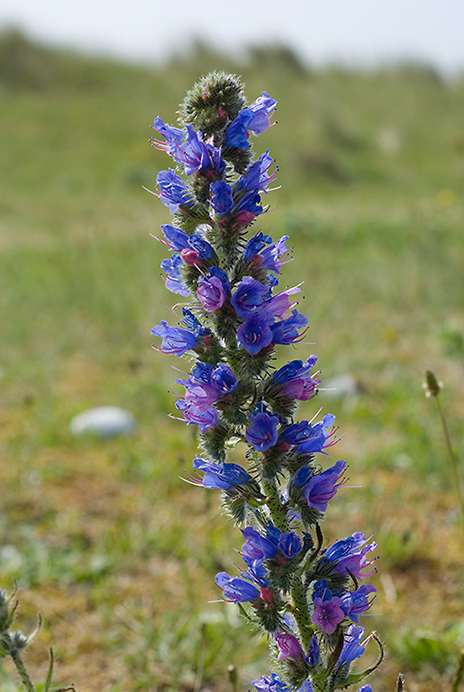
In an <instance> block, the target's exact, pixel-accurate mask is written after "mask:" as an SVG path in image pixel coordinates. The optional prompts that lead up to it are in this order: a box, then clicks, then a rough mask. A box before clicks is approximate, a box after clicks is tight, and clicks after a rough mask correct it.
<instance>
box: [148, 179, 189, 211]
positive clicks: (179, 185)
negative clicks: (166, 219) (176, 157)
mask: <svg viewBox="0 0 464 692" xmlns="http://www.w3.org/2000/svg"><path fill="white" fill-rule="evenodd" d="M156 183H157V185H158V187H159V193H158V197H159V198H160V200H161V201H162V202H163V204H165V205H166V206H167V207H169V211H170V212H171V214H175V213H176V211H177V210H178V209H179V207H180V206H184V207H193V205H194V204H195V202H194V199H193V197H192V193H191V192H190V190H189V188H188V186H187V185H186V184H185V183H184V181H183V180H182V178H181V177H180V175H177V173H176V172H175V171H174V170H173V169H172V168H169V169H168V170H167V171H160V172H159V173H158V176H157V178H156Z"/></svg>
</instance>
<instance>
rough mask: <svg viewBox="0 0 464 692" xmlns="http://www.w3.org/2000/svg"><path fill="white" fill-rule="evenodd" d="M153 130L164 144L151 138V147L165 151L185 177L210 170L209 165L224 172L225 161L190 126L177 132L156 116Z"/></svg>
mask: <svg viewBox="0 0 464 692" xmlns="http://www.w3.org/2000/svg"><path fill="white" fill-rule="evenodd" d="M154 129H155V130H157V131H158V132H159V133H160V134H161V135H163V137H164V138H165V140H166V142H160V141H159V140H157V139H154V138H153V139H152V140H151V143H152V145H153V146H154V147H155V148H156V149H158V150H160V151H166V152H167V153H168V154H169V155H170V156H172V158H173V159H174V161H176V162H177V163H180V164H182V165H183V166H184V171H185V174H186V175H192V174H193V173H196V172H197V171H200V170H205V169H207V168H210V167H211V164H213V167H214V168H215V169H216V170H217V171H219V172H222V171H223V170H224V168H225V161H224V160H223V159H222V156H221V152H220V150H219V149H217V148H216V147H213V146H212V145H208V144H205V142H204V141H203V136H202V133H201V132H197V131H196V130H194V129H193V127H192V126H191V125H187V126H186V128H185V131H184V130H179V128H177V127H171V126H170V125H167V124H166V125H165V124H164V123H163V121H162V120H161V118H160V117H159V116H158V117H156V118H155V122H154Z"/></svg>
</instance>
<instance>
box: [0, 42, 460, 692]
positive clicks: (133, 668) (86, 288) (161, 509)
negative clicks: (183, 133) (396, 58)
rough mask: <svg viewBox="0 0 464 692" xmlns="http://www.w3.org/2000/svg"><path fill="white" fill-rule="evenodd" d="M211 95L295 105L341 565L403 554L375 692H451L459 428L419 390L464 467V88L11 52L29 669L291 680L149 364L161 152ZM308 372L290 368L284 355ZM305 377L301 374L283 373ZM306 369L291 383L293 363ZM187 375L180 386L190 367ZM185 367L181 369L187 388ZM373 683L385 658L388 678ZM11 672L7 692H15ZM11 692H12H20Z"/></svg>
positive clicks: (6, 250) (299, 186)
mask: <svg viewBox="0 0 464 692" xmlns="http://www.w3.org/2000/svg"><path fill="white" fill-rule="evenodd" d="M212 69H226V70H230V71H233V72H236V73H240V74H241V75H242V76H243V79H244V80H245V82H246V85H247V94H248V97H249V99H250V101H252V100H254V99H255V98H256V97H257V96H258V95H259V94H260V92H261V91H262V90H266V91H268V92H269V93H270V94H271V95H272V96H273V97H274V98H276V99H277V100H278V101H279V106H278V111H277V119H278V121H279V123H278V125H277V126H276V127H273V128H271V129H270V130H268V131H267V132H266V133H265V134H263V135H261V136H260V138H259V140H256V144H255V149H256V151H257V152H258V153H260V152H261V151H264V150H265V149H266V148H269V149H270V150H271V154H272V155H273V156H274V157H275V158H276V159H277V162H278V165H279V178H278V179H279V184H280V185H281V187H280V188H279V189H278V190H277V191H275V192H272V193H271V195H270V197H269V202H270V204H271V207H272V211H271V212H270V213H269V214H267V215H266V216H263V217H260V219H259V223H258V224H256V230H258V229H260V228H262V229H263V230H266V231H272V232H273V235H274V238H278V237H280V236H281V235H283V234H285V233H288V234H290V236H291V244H292V245H293V246H294V247H295V261H294V262H293V263H292V264H290V265H287V266H286V268H285V272H284V277H283V282H282V283H283V285H285V284H288V285H293V284H295V283H298V282H300V281H302V280H304V281H305V284H304V293H305V296H306V301H305V302H304V303H302V304H301V310H302V311H303V312H304V313H305V314H306V315H308V317H309V319H310V330H309V332H308V336H309V340H310V341H315V342H317V343H316V345H315V346H310V347H308V346H306V347H305V346H301V345H300V346H298V348H297V349H296V350H295V352H293V353H292V356H291V357H302V358H304V357H306V356H307V355H308V354H309V352H310V351H314V352H315V353H317V354H318V355H319V359H320V360H319V363H320V366H321V368H322V371H323V378H324V380H327V379H331V378H333V377H336V376H339V375H346V374H350V375H351V376H352V378H353V379H354V381H356V383H357V386H356V388H355V391H354V392H352V393H351V394H347V395H346V396H338V397H337V396H334V395H333V394H332V393H330V392H325V393H324V392H321V394H320V395H319V397H318V399H317V400H316V401H315V402H314V401H313V402H309V403H308V404H305V405H304V406H302V407H301V418H303V417H309V418H312V416H313V415H314V413H315V411H316V409H317V408H318V407H319V406H323V407H324V412H329V411H330V412H333V413H335V414H337V421H338V423H339V424H340V426H341V429H342V430H346V431H347V435H346V436H345V437H344V438H343V440H342V442H341V443H340V444H339V445H337V447H335V448H334V449H332V450H331V452H330V458H331V460H335V459H338V458H345V459H347V460H348V462H349V464H350V472H349V475H350V478H351V481H352V485H353V486H360V485H362V488H352V489H345V490H344V492H343V493H341V497H340V499H339V500H338V501H337V502H335V503H333V506H332V507H331V511H330V512H329V514H328V518H327V521H326V523H325V528H324V531H325V536H326V539H327V541H330V542H331V541H333V540H335V539H337V538H339V537H341V536H342V535H349V534H350V533H352V532H353V531H357V530H362V531H364V532H365V533H366V535H370V534H373V535H374V537H375V539H376V540H377V541H378V543H379V553H380V555H381V560H379V562H378V568H379V574H378V576H377V577H376V580H375V583H376V586H377V588H378V591H379V594H378V598H377V599H376V601H375V604H374V607H373V609H372V611H373V613H375V614H374V615H372V616H371V617H367V618H365V623H364V624H365V625H366V627H368V628H369V629H370V628H375V629H376V630H377V632H378V633H379V635H380V636H381V638H382V639H383V640H384V641H385V642H386V644H387V660H386V663H385V665H384V666H383V668H382V669H381V671H380V673H378V674H377V675H376V676H375V678H374V679H373V680H372V684H373V685H374V688H375V690H376V692H387V691H388V690H389V691H391V690H393V689H394V680H395V678H396V675H397V673H398V671H400V670H401V671H402V672H403V673H405V674H406V676H407V678H406V680H407V689H408V692H417V691H418V690H421V691H422V690H423V691H425V692H428V691H429V690H430V691H432V690H433V691H435V690H437V689H443V690H445V689H450V680H451V678H452V674H453V669H454V666H455V663H456V660H457V655H458V652H459V649H460V647H461V646H462V645H463V644H464V626H463V624H462V616H463V604H464V587H463V582H462V559H463V549H462V540H461V534H460V527H459V515H458V510H457V503H456V498H455V495H454V491H453V486H452V477H451V471H450V469H449V463H448V459H447V457H446V453H445V448H444V444H443V442H442V439H441V431H440V427H439V421H438V419H437V417H436V411H435V410H434V407H433V405H432V403H431V402H428V401H426V399H425V398H424V395H423V391H422V389H421V382H422V380H423V370H424V368H426V367H428V368H431V369H432V370H434V371H435V372H436V374H437V376H438V378H439V379H441V380H443V381H445V383H446V387H445V390H444V393H443V395H442V396H443V403H444V406H445V408H446V411H447V414H448V422H449V425H450V429H451V434H452V436H453V439H454V442H455V446H456V451H457V453H458V456H461V458H462V452H463V436H462V423H461V421H462V418H463V414H464V400H463V397H462V391H463V389H464V371H463V360H464V359H463V356H464V310H463V308H464V286H463V266H464V242H463V238H462V220H463V209H464V205H463V199H464V197H463V192H464V118H463V115H464V76H463V77H462V78H461V79H459V78H458V79H455V80H454V81H445V80H444V78H442V77H441V76H440V75H439V74H438V73H436V72H435V71H434V70H433V69H432V68H429V67H427V66H422V65H414V64H410V65H398V66H392V67H385V68H383V69H378V70H376V71H375V72H361V71H353V70H345V69H343V68H341V67H333V68H327V69H324V70H318V71H311V70H310V69H308V68H306V67H304V66H303V65H302V64H301V63H300V62H299V60H298V58H297V56H296V55H294V54H293V53H292V51H291V50H289V49H288V48H285V47H274V48H269V49H259V50H258V49H256V50H253V51H250V52H249V54H248V55H247V56H246V57H244V59H243V61H242V62H241V63H240V64H238V63H233V62H231V60H230V59H228V58H225V57H223V56H221V55H216V54H212V53H211V52H210V51H209V50H208V49H207V48H205V47H204V46H201V45H198V46H197V47H196V48H195V50H194V51H193V53H192V55H191V56H190V57H189V59H185V58H184V59H182V60H180V59H178V60H177V59H175V58H173V59H171V60H170V62H169V63H168V64H166V65H164V66H162V67H161V66H160V67H158V68H155V67H134V66H129V65H125V64H120V63H117V62H113V61H109V60H103V59H93V58H88V57H81V56H77V55H74V54H72V53H66V52H58V51H55V50H53V51H52V50H49V49H47V48H45V47H41V46H38V45H34V44H32V43H30V42H29V41H28V40H27V39H26V38H25V37H24V36H21V35H20V34H18V33H15V32H9V33H8V34H4V35H3V36H2V37H1V39H0V99H1V104H2V105H1V108H0V142H1V145H0V147H1V152H2V156H1V160H0V169H1V180H2V186H1V187H2V189H1V196H0V253H1V255H0V256H1V270H0V286H1V290H0V324H1V325H2V327H1V331H2V339H1V344H2V348H1V353H0V387H1V400H0V424H1V437H0V446H1V454H0V472H1V479H2V482H1V486H2V492H1V497H2V499H1V513H0V536H1V541H0V545H1V547H0V583H1V586H3V587H4V588H11V585H12V580H13V579H16V580H17V581H18V584H19V586H20V589H21V592H20V599H21V612H20V619H21V624H22V625H23V627H24V629H27V628H33V626H34V618H35V613H36V611H37V610H39V611H40V612H41V613H42V615H43V617H44V618H45V625H44V627H43V630H42V632H41V634H40V636H39V638H38V640H37V642H36V643H35V644H34V646H33V647H32V648H31V649H30V650H29V651H28V653H27V660H28V662H29V664H30V668H31V671H32V673H33V674H34V677H39V678H40V677H42V678H45V671H46V666H47V660H46V659H47V649H48V647H49V646H50V645H53V647H54V648H55V651H56V654H57V658H58V661H57V666H56V668H57V680H60V681H62V682H63V683H64V682H66V683H68V684H69V683H71V682H74V683H76V686H77V688H78V689H79V690H80V692H87V691H88V692H94V691H95V692H97V690H98V692H103V691H105V692H118V691H119V692H122V691H124V692H132V691H134V692H135V691H143V690H163V689H168V688H169V689H172V690H183V691H185V692H199V690H206V689H208V690H220V691H221V692H222V690H225V689H227V687H228V682H227V675H226V668H227V666H228V665H229V664H232V663H234V664H236V665H237V666H238V668H239V670H240V674H241V682H240V685H241V689H248V688H249V686H250V680H251V679H252V678H253V677H255V676H258V675H261V674H263V673H265V672H267V671H268V669H269V663H268V659H267V653H266V646H265V645H264V644H263V643H262V642H260V641H259V640H258V639H257V638H255V637H254V636H253V635H252V634H251V633H249V632H248V631H247V628H246V627H245V625H244V623H243V622H241V621H240V619H239V618H238V617H237V612H236V611H235V610H234V608H233V607H229V606H228V605H226V604H222V603H213V604H211V603H209V602H208V601H211V600H214V599H217V598H218V593H217V589H216V587H215V585H214V574H215V572H216V571H218V570H219V569H230V567H231V565H230V562H231V561H232V562H233V563H234V564H235V563H237V560H236V559H235V558H234V552H233V548H234V547H239V546H240V545H241V541H240V535H239V532H238V531H236V530H235V529H234V528H233V526H232V525H231V524H230V523H228V522H227V521H226V520H225V518H224V517H222V516H221V515H220V512H219V498H218V497H217V496H215V495H208V494H207V492H206V491H203V490H202V489H193V488H191V487H189V486H187V485H186V484H183V483H182V482H181V481H180V480H179V478H178V476H179V474H180V475H182V474H183V472H184V469H186V468H187V469H189V468H190V467H191V460H192V458H193V456H194V453H195V440H194V436H193V431H192V430H191V429H190V428H189V429H187V428H186V427H184V426H183V425H182V424H180V423H176V422H175V421H172V420H170V419H169V418H167V414H168V412H170V411H172V410H173V401H174V399H173V396H172V395H170V394H168V393H167V389H168V388H170V387H172V385H173V379H174V375H173V372H172V371H171V370H170V369H169V368H168V367H167V364H168V359H167V357H162V356H161V355H158V354H156V353H154V352H153V351H152V350H151V337H150V335H149V331H150V328H151V327H152V326H153V325H154V324H155V323H157V322H159V321H160V319H169V311H168V309H167V308H166V307H165V306H166V305H172V304H173V303H174V302H175V297H173V296H172V295H168V294H167V293H166V291H165V290H164V287H163V282H162V280H161V279H160V277H159V274H160V270H159V264H160V261H161V259H162V258H163V257H164V256H165V254H166V253H165V251H164V250H163V248H162V246H161V245H160V244H158V243H157V242H156V241H154V240H153V239H151V238H150V237H149V233H155V234H157V233H158V231H159V225H160V224H161V223H165V222H168V221H169V213H168V210H167V209H166V208H165V207H164V206H163V205H162V204H161V203H158V202H157V201H156V200H155V199H153V198H152V197H151V196H150V195H148V194H147V193H146V192H144V191H143V189H142V187H141V186H142V185H145V186H147V187H148V188H151V189H153V188H154V185H155V179H156V175H157V173H158V171H159V170H160V169H162V168H167V167H168V166H169V164H170V161H169V160H168V159H167V158H166V157H165V156H164V155H163V154H161V153H160V152H157V151H155V150H153V149H152V148H151V147H150V145H149V143H148V141H147V140H148V138H149V137H150V136H151V134H152V131H151V130H150V125H151V123H152V121H153V118H154V116H155V115H158V114H159V115H161V117H162V118H163V119H164V120H165V121H167V122H170V123H174V122H175V112H176V110H177V106H178V103H179V102H180V101H181V100H182V98H183V96H184V93H185V91H186V89H188V88H190V87H191V85H192V84H193V82H195V81H196V80H197V79H198V78H199V77H200V76H201V75H202V74H204V73H206V72H208V71H210V70H212ZM287 350H288V349H287ZM284 351H285V350H284ZM284 351H283V353H282V357H283V358H284V359H288V358H289V355H288V353H285V352H284ZM173 364H174V363H173ZM175 364H176V365H178V362H176V363H175ZM106 404H114V405H120V406H123V407H125V408H128V409H129V410H130V411H132V412H133V413H134V414H135V415H136V417H137V419H138V421H139V430H138V433H137V435H136V436H135V437H134V438H131V439H124V438H121V439H116V440H111V441H106V442H102V441H97V440H94V439H89V438H79V439H76V438H73V437H72V436H71V434H70V432H69V427H68V426H69V421H70V419H71V417H72V416H73V415H75V414H76V413H78V412H80V411H82V410H83V409H85V408H89V407H94V406H99V405H106ZM374 655H375V652H374V647H372V656H374ZM10 674H11V669H10V668H9V667H8V665H7V664H6V665H5V668H4V669H0V681H1V690H2V692H10V690H16V685H15V684H14V683H13V682H11V680H10ZM2 678H3V679H2Z"/></svg>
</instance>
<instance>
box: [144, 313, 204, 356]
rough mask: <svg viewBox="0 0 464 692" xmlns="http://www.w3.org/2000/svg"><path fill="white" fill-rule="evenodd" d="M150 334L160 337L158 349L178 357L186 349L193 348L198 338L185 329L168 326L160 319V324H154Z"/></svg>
mask: <svg viewBox="0 0 464 692" xmlns="http://www.w3.org/2000/svg"><path fill="white" fill-rule="evenodd" d="M151 334H155V336H159V337H161V339H162V342H161V349H160V350H161V351H162V352H163V353H169V354H173V355H175V356H178V357H180V356H183V355H184V353H186V351H189V350H190V349H192V348H194V347H195V345H196V344H197V343H198V338H197V337H196V336H195V335H194V334H192V333H191V332H189V331H187V329H180V328H178V327H170V326H169V325H168V323H167V322H166V321H165V320H161V324H157V325H155V326H154V327H153V329H152V330H151Z"/></svg>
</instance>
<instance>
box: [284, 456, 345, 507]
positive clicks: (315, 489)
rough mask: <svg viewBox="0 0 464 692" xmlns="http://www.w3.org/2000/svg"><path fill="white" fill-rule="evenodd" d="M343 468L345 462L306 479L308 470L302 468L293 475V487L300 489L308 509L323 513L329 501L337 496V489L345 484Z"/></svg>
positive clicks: (340, 462) (304, 467)
mask: <svg viewBox="0 0 464 692" xmlns="http://www.w3.org/2000/svg"><path fill="white" fill-rule="evenodd" d="M345 468H346V462H344V461H337V463H336V464H335V465H334V466H332V467H331V468H329V469H326V470H325V471H322V473H316V474H314V475H311V476H310V477H309V478H308V476H307V472H308V469H307V467H306V466H302V467H301V468H300V469H298V471H297V472H296V474H295V477H294V479H293V485H294V486H296V487H301V491H302V495H303V497H304V498H305V500H306V502H307V503H308V505H309V507H313V509H317V510H318V511H319V512H325V511H326V510H327V505H328V503H329V501H330V500H332V499H333V498H334V497H335V495H336V494H337V490H338V488H339V487H340V486H341V485H343V484H344V483H345V482H346V481H344V479H343V474H344V472H345Z"/></svg>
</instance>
